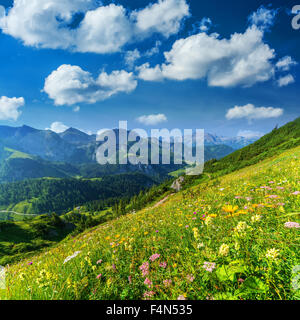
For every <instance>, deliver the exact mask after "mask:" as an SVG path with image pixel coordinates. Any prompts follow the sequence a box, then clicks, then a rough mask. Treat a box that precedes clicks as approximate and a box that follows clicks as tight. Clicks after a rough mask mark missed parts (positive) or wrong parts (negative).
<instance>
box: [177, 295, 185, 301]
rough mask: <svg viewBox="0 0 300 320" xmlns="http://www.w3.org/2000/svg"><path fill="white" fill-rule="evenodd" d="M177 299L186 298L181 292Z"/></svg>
mask: <svg viewBox="0 0 300 320" xmlns="http://www.w3.org/2000/svg"><path fill="white" fill-rule="evenodd" d="M177 300H186V298H185V296H184V295H182V294H181V295H180V296H178V298H177Z"/></svg>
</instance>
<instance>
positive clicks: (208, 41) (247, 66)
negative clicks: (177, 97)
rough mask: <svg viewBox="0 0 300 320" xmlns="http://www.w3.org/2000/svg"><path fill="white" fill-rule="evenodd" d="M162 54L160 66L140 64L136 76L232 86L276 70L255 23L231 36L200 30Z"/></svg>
mask: <svg viewBox="0 0 300 320" xmlns="http://www.w3.org/2000/svg"><path fill="white" fill-rule="evenodd" d="M164 55H165V59H166V63H164V64H162V65H156V66H155V67H154V68H151V67H150V65H149V64H144V65H143V66H141V67H139V69H138V70H139V77H140V78H141V79H143V80H146V81H155V80H162V79H173V80H187V79H207V81H208V84H209V85H210V86H215V87H234V86H252V85H254V84H255V83H257V82H264V81H267V80H269V79H270V78H272V77H273V75H274V72H275V70H274V66H273V64H272V59H273V58H274V57H275V52H274V50H273V49H271V48H270V47H269V46H268V45H267V44H265V43H264V42H263V31H261V30H260V29H258V28H257V27H256V26H252V27H249V28H248V29H247V30H246V32H245V33H243V34H241V33H235V34H233V35H232V36H231V37H230V39H220V38H219V35H217V34H210V35H207V34H206V33H203V32H202V33H199V34H196V35H192V36H190V37H188V38H185V39H180V40H177V41H176V42H175V43H174V44H173V47H172V49H171V51H169V52H165V53H164Z"/></svg>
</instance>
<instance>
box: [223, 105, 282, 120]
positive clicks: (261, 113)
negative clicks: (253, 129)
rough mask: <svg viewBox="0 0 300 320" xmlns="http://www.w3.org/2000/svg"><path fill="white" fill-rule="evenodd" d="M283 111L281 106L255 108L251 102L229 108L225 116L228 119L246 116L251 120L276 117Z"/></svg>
mask: <svg viewBox="0 0 300 320" xmlns="http://www.w3.org/2000/svg"><path fill="white" fill-rule="evenodd" d="M283 112H284V110H283V109H281V108H273V107H267V108H266V107H259V108H257V107H255V106H254V105H253V104H247V105H245V106H235V107H234V108H232V109H229V110H228V112H227V114H226V118H227V119H228V120H232V119H242V118H246V119H248V120H250V121H251V120H257V119H268V118H278V117H280V116H281V115H282V114H283Z"/></svg>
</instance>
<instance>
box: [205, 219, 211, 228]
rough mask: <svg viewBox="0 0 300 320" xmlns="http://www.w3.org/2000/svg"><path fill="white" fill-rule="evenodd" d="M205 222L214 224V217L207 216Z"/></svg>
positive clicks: (208, 224)
mask: <svg viewBox="0 0 300 320" xmlns="http://www.w3.org/2000/svg"><path fill="white" fill-rule="evenodd" d="M205 224H206V225H207V226H210V225H212V224H213V218H212V217H207V218H206V219H205Z"/></svg>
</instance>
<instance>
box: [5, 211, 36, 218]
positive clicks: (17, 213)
mask: <svg viewBox="0 0 300 320" xmlns="http://www.w3.org/2000/svg"><path fill="white" fill-rule="evenodd" d="M0 213H14V214H16V215H18V216H31V217H32V216H38V214H30V213H20V212H15V211H7V210H1V211H0Z"/></svg>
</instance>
